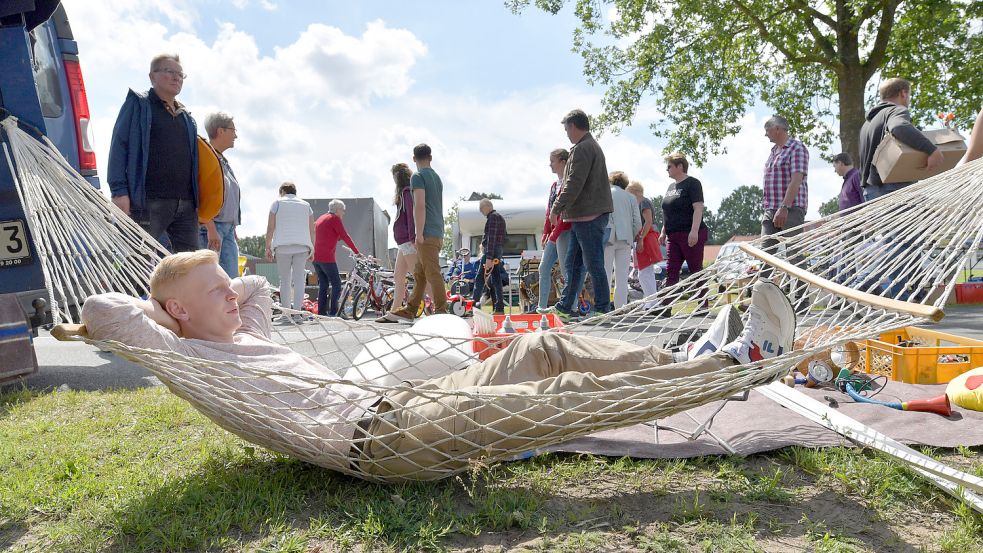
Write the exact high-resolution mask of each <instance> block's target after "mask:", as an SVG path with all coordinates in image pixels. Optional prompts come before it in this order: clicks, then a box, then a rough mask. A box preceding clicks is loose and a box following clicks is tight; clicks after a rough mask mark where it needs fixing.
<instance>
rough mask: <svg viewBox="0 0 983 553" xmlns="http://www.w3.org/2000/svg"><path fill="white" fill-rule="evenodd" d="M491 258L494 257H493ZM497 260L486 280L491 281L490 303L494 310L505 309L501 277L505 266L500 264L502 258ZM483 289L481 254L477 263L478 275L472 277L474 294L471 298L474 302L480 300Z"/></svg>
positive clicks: (483, 261)
mask: <svg viewBox="0 0 983 553" xmlns="http://www.w3.org/2000/svg"><path fill="white" fill-rule="evenodd" d="M492 259H495V258H494V257H493V258H492ZM498 260H499V262H498V264H497V265H495V266H494V267H493V268H492V270H491V274H490V275H488V280H490V281H491V285H492V289H491V297H492V305H493V306H494V310H495V312H499V311H505V297H504V294H503V293H502V279H503V277H504V275H503V274H502V271H504V270H505V268H504V267H503V266H502V259H501V258H500V257H499V258H498ZM484 291H485V256H481V261H480V262H479V264H478V277H477V278H475V279H474V295H473V296H472V299H473V300H474V302H475V303H478V302H479V301H481V294H482V293H483V292H484Z"/></svg>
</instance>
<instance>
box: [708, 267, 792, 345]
mask: <svg viewBox="0 0 983 553" xmlns="http://www.w3.org/2000/svg"><path fill="white" fill-rule="evenodd" d="M747 313H748V319H747V324H746V325H745V326H744V330H743V331H742V332H741V335H740V337H738V338H737V339H736V340H734V341H733V342H730V343H728V344H726V345H725V346H723V347H722V348H720V350H721V351H724V352H727V353H728V354H730V356H731V357H733V358H734V359H736V360H737V362H738V363H740V364H742V365H746V364H749V363H754V362H756V361H761V360H764V359H771V358H772V357H777V356H779V355H781V354H783V353H785V352H788V351H790V350H791V349H792V341H793V339H794V338H795V310H794V309H792V304H791V302H789V301H788V298H787V297H786V296H785V294H784V293H783V292H782V290H781V288H779V287H778V286H775V285H774V284H773V283H772V282H771V281H770V280H767V279H761V280H759V281H758V282H757V283H755V285H754V290H753V291H752V292H751V307H750V308H749V309H748V312H747Z"/></svg>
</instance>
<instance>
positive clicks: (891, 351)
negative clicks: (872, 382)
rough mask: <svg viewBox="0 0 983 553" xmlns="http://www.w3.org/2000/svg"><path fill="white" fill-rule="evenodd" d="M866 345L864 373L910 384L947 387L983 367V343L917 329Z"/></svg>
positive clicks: (913, 328)
mask: <svg viewBox="0 0 983 553" xmlns="http://www.w3.org/2000/svg"><path fill="white" fill-rule="evenodd" d="M864 346H865V351H864V370H866V371H867V372H868V373H876V374H884V375H887V376H890V377H891V380H897V381H899V382H907V383H909V384H945V383H947V382H949V381H950V380H952V379H953V378H955V377H957V376H959V375H960V374H962V373H964V372H966V371H968V370H971V369H974V368H976V367H983V340H974V339H972V338H964V337H962V336H956V335H955V334H947V333H945V332H939V331H936V330H927V329H924V328H919V327H917V326H908V327H904V328H899V329H898V330H894V331H891V332H886V333H884V334H881V337H880V339H879V340H866V341H865V342H864Z"/></svg>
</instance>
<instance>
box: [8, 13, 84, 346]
mask: <svg viewBox="0 0 983 553" xmlns="http://www.w3.org/2000/svg"><path fill="white" fill-rule="evenodd" d="M78 53H79V52H78V44H77V43H76V42H75V39H74V37H73V35H72V28H71V27H70V26H69V24H68V16H67V15H66V13H65V9H64V7H62V6H61V5H60V2H59V1H57V0H9V1H7V0H4V1H2V2H0V119H2V118H6V117H8V116H10V115H13V116H14V117H17V118H18V119H19V120H20V121H21V122H22V123H24V124H25V125H29V126H31V127H34V128H35V129H37V131H38V132H40V133H43V134H45V135H46V136H47V137H48V138H49V139H50V140H51V141H52V142H53V143H54V144H55V146H57V147H58V149H59V150H60V151H61V154H62V155H63V156H65V158H66V159H67V160H68V161H69V162H70V163H71V164H72V166H73V167H74V168H75V169H76V170H77V171H78V172H79V174H81V175H82V176H84V177H85V178H86V180H88V181H89V182H90V183H91V184H92V185H93V186H94V187H96V188H98V187H99V180H98V178H97V173H96V156H95V151H94V149H93V141H92V136H91V129H90V128H89V104H88V100H87V99H86V96H85V84H84V82H83V80H82V70H81V67H80V65H79V56H78ZM6 140H7V138H6V136H5V135H4V134H3V133H2V131H0V143H2V142H6ZM0 294H16V295H17V296H18V299H19V300H20V303H21V306H22V307H23V308H24V311H25V313H27V314H28V315H29V316H30V320H31V326H32V327H34V328H35V329H36V327H38V326H40V325H42V324H45V323H46V322H50V311H48V305H47V297H48V294H47V292H46V290H45V285H44V277H43V274H42V271H41V262H40V260H39V259H38V256H37V251H36V250H35V248H34V244H33V242H32V240H31V235H30V232H29V229H28V225H27V221H26V218H25V215H24V210H23V207H22V205H21V202H20V199H19V197H18V194H17V190H16V189H15V186H14V180H13V177H12V175H11V173H10V169H9V168H8V166H7V160H6V156H3V155H0Z"/></svg>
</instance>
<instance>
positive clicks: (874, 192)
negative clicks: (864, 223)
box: [864, 182, 911, 202]
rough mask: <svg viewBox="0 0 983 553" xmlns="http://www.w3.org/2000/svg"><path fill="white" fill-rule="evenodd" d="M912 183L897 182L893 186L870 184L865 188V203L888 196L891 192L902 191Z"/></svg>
mask: <svg viewBox="0 0 983 553" xmlns="http://www.w3.org/2000/svg"><path fill="white" fill-rule="evenodd" d="M910 184H911V183H910V182H895V183H891V184H869V185H867V186H865V187H864V201H867V202H869V201H871V200H873V199H876V198H880V197H881V196H886V195H888V194H890V193H891V192H895V191H897V190H901V189H902V188H904V187H906V186H908V185H910Z"/></svg>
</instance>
